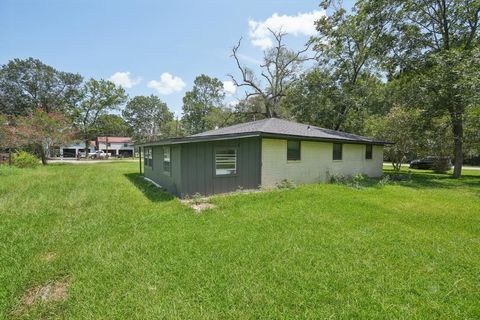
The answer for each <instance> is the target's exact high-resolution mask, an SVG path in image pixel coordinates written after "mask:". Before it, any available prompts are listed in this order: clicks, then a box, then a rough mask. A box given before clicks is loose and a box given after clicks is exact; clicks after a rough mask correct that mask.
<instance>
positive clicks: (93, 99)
mask: <svg viewBox="0 0 480 320" xmlns="http://www.w3.org/2000/svg"><path fill="white" fill-rule="evenodd" d="M81 97H82V99H81V101H80V103H79V106H78V109H77V125H78V127H79V129H80V134H81V136H82V137H83V139H84V141H85V146H88V145H89V141H90V139H91V138H92V135H93V134H94V133H95V128H96V127H97V121H98V118H99V117H100V116H101V115H103V114H106V113H107V112H108V111H112V110H115V109H117V108H118V107H119V106H120V105H121V104H123V103H124V102H125V101H126V100H127V96H126V94H125V90H124V89H123V88H122V87H117V86H116V85H115V84H114V83H113V82H111V81H108V80H95V79H90V80H89V81H88V82H86V83H85V84H84V86H83V88H82V90H81Z"/></svg>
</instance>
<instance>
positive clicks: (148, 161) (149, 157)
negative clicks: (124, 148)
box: [144, 148, 153, 168]
mask: <svg viewBox="0 0 480 320" xmlns="http://www.w3.org/2000/svg"><path fill="white" fill-rule="evenodd" d="M144 163H145V166H147V167H151V168H152V167H153V153H152V148H144Z"/></svg>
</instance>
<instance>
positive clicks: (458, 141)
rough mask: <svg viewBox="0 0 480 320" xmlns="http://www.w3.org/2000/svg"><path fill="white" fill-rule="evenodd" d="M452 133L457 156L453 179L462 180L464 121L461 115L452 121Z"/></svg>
mask: <svg viewBox="0 0 480 320" xmlns="http://www.w3.org/2000/svg"><path fill="white" fill-rule="evenodd" d="M452 131H453V140H454V155H455V162H454V168H453V177H454V178H460V177H461V175H462V165H463V121H462V117H461V115H460V116H456V117H454V118H453V119H452Z"/></svg>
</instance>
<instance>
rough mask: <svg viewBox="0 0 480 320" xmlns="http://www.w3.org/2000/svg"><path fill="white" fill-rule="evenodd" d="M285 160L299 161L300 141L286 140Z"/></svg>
mask: <svg viewBox="0 0 480 320" xmlns="http://www.w3.org/2000/svg"><path fill="white" fill-rule="evenodd" d="M287 160H288V161H296V160H300V141H299V140H287Z"/></svg>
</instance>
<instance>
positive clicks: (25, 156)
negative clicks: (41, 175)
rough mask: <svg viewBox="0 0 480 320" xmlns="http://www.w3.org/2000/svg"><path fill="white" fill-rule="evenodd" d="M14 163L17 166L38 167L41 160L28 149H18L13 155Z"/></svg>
mask: <svg viewBox="0 0 480 320" xmlns="http://www.w3.org/2000/svg"><path fill="white" fill-rule="evenodd" d="M12 165H14V166H15V167H17V168H36V167H37V166H38V165H39V162H38V159H37V157H35V156H34V155H33V154H30V153H28V152H26V151H17V152H15V153H14V154H13V156H12Z"/></svg>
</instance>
